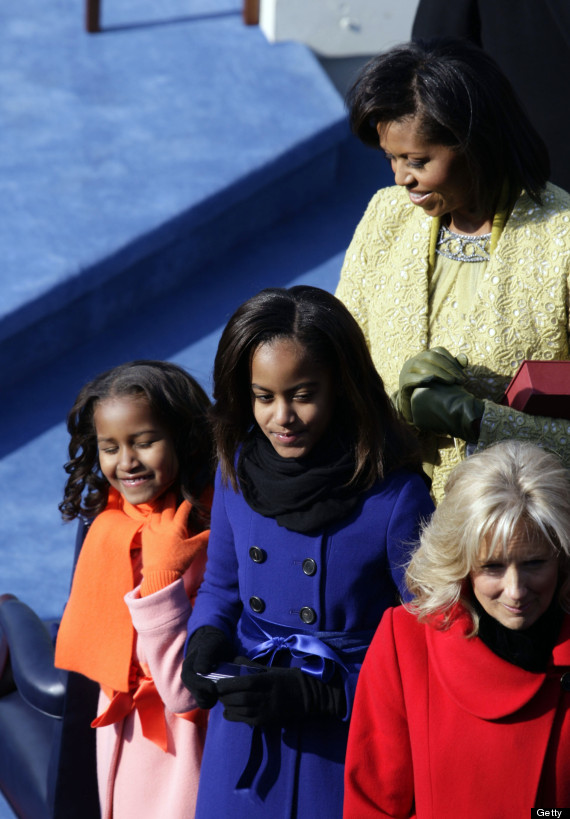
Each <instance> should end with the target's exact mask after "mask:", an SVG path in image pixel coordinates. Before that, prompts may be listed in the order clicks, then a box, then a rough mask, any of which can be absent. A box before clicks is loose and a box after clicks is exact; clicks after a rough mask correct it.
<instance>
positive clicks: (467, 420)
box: [410, 384, 485, 444]
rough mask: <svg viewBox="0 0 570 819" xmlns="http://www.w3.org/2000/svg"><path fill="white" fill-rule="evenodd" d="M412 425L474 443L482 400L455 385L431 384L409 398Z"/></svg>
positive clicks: (479, 423) (477, 434) (479, 420)
mask: <svg viewBox="0 0 570 819" xmlns="http://www.w3.org/2000/svg"><path fill="white" fill-rule="evenodd" d="M410 406H411V411H412V424H415V426H417V427H419V429H422V430H427V431H428V432H435V433H438V434H440V435H451V436H452V437H453V438H462V439H463V440H464V441H467V443H469V444H473V443H475V442H476V441H477V439H478V438H479V427H480V425H481V418H482V417H483V412H484V410H485V403H484V402H483V401H481V400H480V399H479V398H475V396H474V395H471V393H470V392H467V390H466V389H464V388H463V387H460V386H459V385H457V384H432V385H430V386H429V387H418V389H416V390H414V392H413V394H412V397H411V401H410Z"/></svg>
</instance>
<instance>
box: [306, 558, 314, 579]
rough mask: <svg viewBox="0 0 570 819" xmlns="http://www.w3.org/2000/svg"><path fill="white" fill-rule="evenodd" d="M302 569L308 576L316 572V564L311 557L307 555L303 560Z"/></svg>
mask: <svg viewBox="0 0 570 819" xmlns="http://www.w3.org/2000/svg"><path fill="white" fill-rule="evenodd" d="M303 571H304V572H305V574H306V575H308V576H309V577H312V576H313V575H314V574H316V573H317V564H316V561H314V560H313V558H312V557H308V558H307V559H306V560H303Z"/></svg>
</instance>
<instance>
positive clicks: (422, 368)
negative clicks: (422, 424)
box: [396, 347, 468, 423]
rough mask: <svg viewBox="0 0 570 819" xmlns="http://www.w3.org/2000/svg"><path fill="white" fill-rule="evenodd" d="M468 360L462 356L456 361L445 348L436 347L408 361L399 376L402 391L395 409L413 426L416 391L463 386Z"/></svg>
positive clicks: (400, 390)
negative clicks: (436, 387) (418, 388)
mask: <svg viewBox="0 0 570 819" xmlns="http://www.w3.org/2000/svg"><path fill="white" fill-rule="evenodd" d="M467 363H468V362H467V357H466V356H465V355H463V353H460V354H459V355H458V356H457V358H455V357H454V356H452V355H451V353H450V352H449V350H446V349H445V347H433V348H432V349H431V350H424V351H423V352H421V353H418V354H417V355H414V356H412V357H411V358H408V360H407V361H406V362H405V363H404V366H403V367H402V370H401V372H400V389H399V390H398V392H397V397H396V405H397V407H398V409H399V410H400V412H401V413H402V415H403V416H404V418H405V419H406V421H408V423H413V421H412V411H411V407H410V400H411V397H412V394H413V392H414V390H415V389H416V388H417V387H425V386H427V385H428V384H433V383H440V384H462V383H463V381H464V380H465V373H464V368H465V367H466V366H467Z"/></svg>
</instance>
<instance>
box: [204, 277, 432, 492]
mask: <svg viewBox="0 0 570 819" xmlns="http://www.w3.org/2000/svg"><path fill="white" fill-rule="evenodd" d="M280 338H283V339H285V338H289V339H293V340H295V341H296V342H298V343H299V344H300V345H301V346H302V347H304V348H305V349H306V350H307V352H308V353H309V355H310V356H311V360H312V361H314V362H317V363H318V364H319V365H321V366H322V367H323V368H327V369H329V371H330V372H331V373H332V374H333V378H334V379H335V385H337V388H338V398H337V403H336V406H335V411H334V416H333V423H334V424H335V425H336V428H337V429H339V430H340V431H343V432H344V434H345V435H346V436H347V437H348V439H349V440H350V442H351V445H352V447H353V451H354V461H355V468H354V474H353V476H352V481H351V482H353V483H358V485H359V486H363V487H364V488H369V487H371V486H372V484H373V483H374V482H375V481H376V480H378V479H381V478H383V477H384V475H385V474H386V473H387V472H389V471H390V470H392V469H396V468H398V467H403V466H408V467H410V468H413V469H417V470H418V471H419V470H420V469H421V458H420V455H419V448H418V443H417V440H416V438H415V435H414V433H413V432H412V430H411V428H410V427H409V426H408V425H406V424H405V423H404V422H403V421H402V420H401V419H400V418H399V417H398V415H397V414H396V411H395V409H394V407H393V405H392V402H391V401H390V398H389V397H388V395H387V393H386V391H385V389H384V384H383V382H382V379H381V377H380V375H379V374H378V372H377V370H376V368H375V367H374V363H373V361H372V358H371V356H370V352H369V350H368V347H367V346H366V341H365V339H364V335H363V333H362V330H361V329H360V327H359V326H358V324H357V322H356V321H355V319H354V318H353V316H352V315H351V313H350V312H349V311H348V309H347V308H346V307H345V306H344V304H343V303H342V302H341V301H340V300H339V299H337V298H336V297H335V296H333V295H332V294H331V293H328V292H327V291H326V290H321V289H320V288H318V287H310V286H308V285H298V286H296V287H291V288H290V289H281V288H268V289H266V290H262V291H261V292H260V293H258V294H257V295H256V296H253V297H252V298H251V299H249V300H248V301H246V302H245V303H244V304H242V305H241V307H239V308H238V309H237V310H236V312H235V313H234V314H233V316H232V317H231V318H230V320H229V322H228V324H227V325H226V328H225V329H224V331H223V333H222V337H221V339H220V343H219V346H218V351H217V353H216V359H215V362H214V401H215V403H214V406H213V407H212V410H211V413H210V414H211V417H212V419H213V427H214V439H215V442H216V445H217V450H218V457H219V459H220V468H221V472H222V478H223V480H224V482H225V483H226V484H227V483H228V482H229V483H231V485H232V486H233V488H234V489H236V490H237V477H236V470H235V457H236V453H237V450H238V447H239V445H240V444H241V443H242V442H243V441H244V439H245V438H246V436H247V433H248V431H249V430H250V429H251V427H252V426H253V425H254V424H255V419H254V415H253V409H252V398H251V376H250V367H251V359H252V356H253V354H254V353H255V351H256V349H257V348H258V347H259V346H260V345H261V344H266V343H268V342H271V341H273V340H275V339H280Z"/></svg>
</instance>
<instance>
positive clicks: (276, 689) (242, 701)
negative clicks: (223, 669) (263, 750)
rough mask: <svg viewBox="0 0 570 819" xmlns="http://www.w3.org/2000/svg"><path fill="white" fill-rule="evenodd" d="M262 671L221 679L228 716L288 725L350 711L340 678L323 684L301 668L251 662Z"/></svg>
mask: <svg viewBox="0 0 570 819" xmlns="http://www.w3.org/2000/svg"><path fill="white" fill-rule="evenodd" d="M247 664H248V665H252V666H254V667H256V668H258V669H259V671H258V672H254V673H252V674H246V675H242V676H239V677H229V678H227V679H223V680H219V682H218V684H217V687H218V695H219V698H220V702H221V703H222V705H223V706H224V717H225V718H226V719H227V720H229V721H230V722H245V723H247V724H248V725H275V724H279V725H285V724H287V723H290V722H294V721H296V720H299V719H303V718H304V717H315V716H330V717H337V718H339V719H342V718H343V717H344V716H345V714H346V696H345V693H344V687H343V685H342V682H341V680H340V678H339V679H337V678H336V677H334V678H333V680H331V682H329V683H323V682H322V681H321V680H319V679H318V678H317V677H314V676H312V675H310V674H305V673H304V672H303V671H301V669H300V668H266V667H265V666H263V665H260V664H259V663H251V662H248V663H247Z"/></svg>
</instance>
